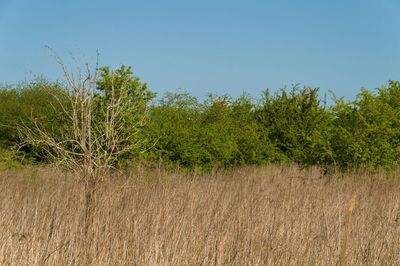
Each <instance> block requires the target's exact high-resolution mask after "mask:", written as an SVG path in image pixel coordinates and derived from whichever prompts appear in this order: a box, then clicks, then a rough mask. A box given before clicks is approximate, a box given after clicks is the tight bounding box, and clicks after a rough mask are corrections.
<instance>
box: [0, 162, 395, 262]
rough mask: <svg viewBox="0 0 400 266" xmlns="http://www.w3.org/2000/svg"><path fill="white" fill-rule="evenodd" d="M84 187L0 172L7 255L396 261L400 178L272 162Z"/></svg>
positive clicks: (54, 174)
mask: <svg viewBox="0 0 400 266" xmlns="http://www.w3.org/2000/svg"><path fill="white" fill-rule="evenodd" d="M82 189H83V188H82V186H81V185H80V184H79V183H77V182H75V181H73V179H72V178H71V177H69V176H66V175H64V174H62V173H60V172H58V171H56V170H52V169H38V170H37V169H36V170H19V171H3V172H2V173H1V174H0V204H1V208H0V264H1V265H400V226H399V225H400V180H396V179H385V178H382V177H376V178H372V176H365V175H362V174H351V175H350V174H349V175H348V176H345V177H343V178H336V177H324V176H321V174H320V172H319V170H318V169H316V168H313V169H309V170H299V169H298V168H296V167H278V166H269V167H263V168H246V169H237V170H234V171H225V172H218V173H214V174H208V175H199V176H195V177H189V176H181V175H179V174H167V173H159V174H158V175H157V176H153V177H152V176H147V178H142V179H137V180H134V179H126V178H123V177H114V178H113V179H111V178H110V179H109V180H107V181H106V182H105V183H104V184H103V185H102V186H101V187H100V188H99V191H98V193H97V195H98V196H97V207H96V209H95V213H94V224H93V226H92V227H91V231H90V233H89V235H88V236H87V237H86V238H85V237H84V234H83V219H84V217H83V215H84V209H83V202H84V198H83V192H82Z"/></svg>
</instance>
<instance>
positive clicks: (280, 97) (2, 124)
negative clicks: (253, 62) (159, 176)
mask: <svg viewBox="0 0 400 266" xmlns="http://www.w3.org/2000/svg"><path fill="white" fill-rule="evenodd" d="M100 74H101V75H100V76H99V78H98V79H97V80H96V86H95V91H94V93H93V94H92V95H90V97H92V98H93V101H94V102H95V105H94V106H95V108H94V109H93V110H94V116H93V117H94V119H95V120H93V121H102V123H100V122H99V123H97V122H93V123H94V125H91V126H93V127H94V128H95V129H96V130H99V132H103V131H101V130H102V128H101V127H107V125H108V123H111V122H115V120H107V119H111V116H110V117H108V116H107V115H110V113H108V112H109V111H110V110H111V109H110V106H115V104H117V100H118V99H120V100H121V101H123V102H124V103H128V104H124V105H123V107H121V110H119V109H118V110H119V111H118V112H121V113H122V114H123V115H122V116H119V118H118V119H119V120H118V123H119V124H118V127H119V128H118V129H119V130H122V131H120V132H123V133H124V134H123V137H124V140H118V141H120V142H119V143H117V144H115V145H117V146H112V143H109V145H110V146H107V147H108V148H107V149H112V147H114V148H115V149H117V148H118V147H119V146H118V145H124V147H125V146H126V147H128V146H129V145H131V144H134V145H133V146H134V147H133V148H129V149H126V152H122V153H118V156H117V157H113V158H110V160H112V164H118V165H119V164H125V163H129V162H131V161H133V160H137V159H140V160H145V161H148V162H151V163H157V164H161V165H163V166H164V167H168V168H174V167H177V166H179V167H184V168H187V169H197V168H200V169H204V170H207V169H212V168H215V167H233V166H242V165H262V164H266V163H292V162H293V163H297V164H300V165H322V166H336V167H341V168H348V167H361V168H369V169H376V168H379V167H384V168H391V167H396V166H397V165H399V164H400V82H398V81H389V82H388V84H387V85H385V86H382V87H380V88H378V89H376V90H373V91H370V90H366V89H362V90H361V91H360V92H359V93H358V95H357V97H356V99H355V100H353V101H345V99H344V98H336V97H334V96H332V98H333V99H332V100H333V101H332V102H333V103H332V104H327V102H326V99H324V98H322V97H321V95H319V91H318V88H312V87H300V86H293V87H292V88H291V89H281V90H277V91H275V92H271V91H269V90H266V91H264V93H263V95H262V97H261V98H260V99H253V98H251V97H250V96H248V95H246V94H243V95H241V96H240V97H237V98H232V97H230V96H229V95H222V96H218V95H209V96H208V97H207V98H206V99H205V100H203V101H200V100H199V99H197V98H196V97H194V96H192V95H191V94H189V93H187V92H186V91H177V92H170V93H166V94H165V95H164V96H163V97H161V98H159V99H156V98H155V94H154V93H153V92H151V91H150V90H149V89H148V88H147V86H146V84H145V83H143V82H141V81H140V79H138V78H137V77H135V76H134V75H133V73H132V71H131V69H130V68H126V67H124V66H123V67H121V68H119V69H116V70H113V71H111V70H110V69H109V68H102V69H101V71H100ZM121 84H125V85H124V86H125V87H126V88H128V90H126V94H124V95H123V97H122V96H121V95H122V94H121V92H122V90H119V89H120V88H121V86H122V85H121ZM66 86H68V84H66V83H65V82H50V81H47V80H45V79H36V80H33V81H31V82H28V83H23V84H19V85H12V86H2V87H1V89H0V150H1V152H0V161H3V164H8V165H16V164H20V163H23V164H35V163H49V162H52V159H53V157H55V156H56V155H57V154H55V152H56V151H55V150H49V149H48V143H47V144H46V143H35V142H33V141H26V139H24V138H26V136H24V135H23V134H22V135H21V125H22V126H23V128H24V129H25V130H28V131H29V130H30V129H31V130H32V132H31V133H34V134H38V131H35V128H36V129H37V128H38V125H40V129H41V130H43V131H45V132H51V133H52V136H53V137H54V141H55V142H57V143H63V140H64V139H65V138H66V136H67V134H73V132H72V131H70V130H71V128H70V124H68V123H66V121H67V120H68V119H69V116H68V114H71V112H73V110H72V109H71V110H69V109H68V108H72V107H73V105H71V104H72V103H71V95H70V91H68V90H66ZM111 88H112V89H111ZM115 95H118V97H116V96H115ZM96 110H97V111H96ZM110 112H111V111H110ZM76 115H80V113H77V114H76ZM91 115H92V114H91ZM110 121H111V122H110ZM77 128H80V127H79V125H78V126H77ZM103 129H104V128H103ZM110 130H111V131H108V133H107V134H112V133H113V132H114V131H113V130H114V129H110ZM104 132H106V131H104ZM117 136H122V135H115V136H113V137H117ZM31 137H32V135H31ZM103 137H104V136H100V135H99V139H101V138H103ZM89 138H90V136H89ZM106 139H107V138H104V139H103V141H106ZM83 141H84V140H83ZM91 141H92V140H91ZM93 143H94V144H96V143H95V142H93ZM97 144H98V149H99V151H101V152H105V154H107V152H109V151H108V150H106V149H105V148H104V146H103V143H101V141H100V140H99V143H97ZM97 144H96V145H97ZM66 145H75V144H73V142H71V143H69V144H66ZM129 147H131V146H129ZM67 148H71V147H70V146H68V147H67ZM74 149H75V150H76V149H79V147H77V148H73V147H72V149H70V150H74ZM0 165H1V163H0Z"/></svg>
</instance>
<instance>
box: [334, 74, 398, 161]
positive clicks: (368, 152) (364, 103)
mask: <svg viewBox="0 0 400 266" xmlns="http://www.w3.org/2000/svg"><path fill="white" fill-rule="evenodd" d="M332 113H333V115H334V117H335V120H334V123H333V125H334V127H333V131H332V139H331V145H332V147H333V150H334V157H335V161H336V162H337V163H338V164H339V165H341V166H356V167H367V168H376V167H379V166H385V167H391V166H396V165H398V164H399V163H400V83H399V82H395V81H390V82H389V85H388V86H385V87H381V88H379V89H377V90H376V93H373V92H370V91H368V90H365V89H363V90H362V91H361V92H360V93H359V94H358V96H357V99H356V100H355V101H354V102H350V103H345V102H344V101H343V99H339V100H337V101H336V103H335V105H334V106H333V108H332Z"/></svg>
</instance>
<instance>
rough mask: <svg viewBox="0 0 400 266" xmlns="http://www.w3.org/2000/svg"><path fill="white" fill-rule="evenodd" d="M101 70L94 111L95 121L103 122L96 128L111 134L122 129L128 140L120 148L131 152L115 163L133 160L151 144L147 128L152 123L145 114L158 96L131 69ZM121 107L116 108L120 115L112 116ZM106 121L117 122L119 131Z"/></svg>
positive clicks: (125, 138)
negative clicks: (145, 127)
mask: <svg viewBox="0 0 400 266" xmlns="http://www.w3.org/2000/svg"><path fill="white" fill-rule="evenodd" d="M99 71H100V79H99V80H98V81H97V84H96V85H97V91H96V95H95V100H96V105H95V109H94V111H95V117H96V118H97V119H95V121H94V122H95V123H96V121H102V122H101V123H97V124H96V125H95V126H94V128H97V130H100V131H101V132H108V133H109V134H112V132H111V131H115V130H118V134H121V135H122V136H124V140H123V141H120V142H119V143H118V145H119V146H121V147H122V146H125V147H130V149H129V150H127V151H126V152H123V153H121V154H119V155H118V156H117V157H116V158H114V160H115V162H118V161H120V160H126V159H129V158H132V157H133V156H135V155H137V153H138V152H140V151H142V150H143V149H144V148H145V147H144V146H145V145H148V143H147V137H146V136H144V135H143V128H144V125H145V124H146V122H147V120H148V119H147V117H146V115H145V113H146V110H147V107H148V104H149V102H150V101H151V100H152V99H153V98H154V97H155V94H154V93H153V92H151V91H150V90H149V89H148V88H147V84H146V83H142V82H141V81H140V78H138V77H135V76H133V72H132V70H131V67H125V66H124V65H122V66H121V67H120V68H118V69H115V70H113V71H111V70H110V68H109V67H103V68H100V69H99ZM117 105H119V106H120V108H115V110H117V111H118V114H111V113H110V112H113V111H115V110H112V109H113V107H115V106H117ZM113 116H115V117H113ZM110 119H111V120H110ZM116 120H117V121H116ZM104 121H108V122H110V123H111V122H114V123H116V124H115V125H116V127H117V128H111V127H110V128H107V129H105V128H104V127H108V126H109V123H104Z"/></svg>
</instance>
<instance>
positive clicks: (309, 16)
mask: <svg viewBox="0 0 400 266" xmlns="http://www.w3.org/2000/svg"><path fill="white" fill-rule="evenodd" d="M399 14H400V1H398V0H386V1H385V0H336V1H328V0H326V1H324V0H318V1H317V0H315V1H307V0H305V1H297V0H296V1H295V0H293V1H285V0H280V1H278V0H276V1H268V0H264V1H251V0H247V1H244V0H243V1H234V0H219V1H218V0H201V1H190V0H182V1H175V0H169V1H151V0H148V1H83V0H81V1H78V0H69V1H67V0H64V1H60V0H41V1H32V0H0V83H17V82H19V81H22V80H25V79H28V80H29V79H30V78H31V77H32V76H31V75H30V74H28V73H29V72H32V73H34V74H43V76H45V77H47V78H49V79H55V78H57V77H60V76H61V74H60V71H59V68H58V67H57V65H56V63H55V61H54V60H53V58H52V57H51V56H50V53H49V51H48V50H46V48H44V46H45V45H49V46H51V47H52V48H54V49H55V50H56V51H57V52H58V53H59V54H60V55H61V57H63V58H64V59H65V61H66V62H67V63H70V62H71V60H70V59H71V55H73V56H75V57H77V58H78V61H79V62H83V61H85V60H89V61H93V60H94V59H95V54H96V52H95V51H96V49H99V50H100V53H101V55H100V64H101V65H110V66H112V67H115V66H118V65H120V64H125V65H130V66H132V67H133V69H134V72H135V75H137V76H139V77H140V78H142V80H143V81H145V82H147V83H148V84H149V85H150V88H151V89H152V90H154V91H155V92H157V93H158V94H163V93H164V92H165V91H173V90H175V89H177V88H184V89H187V90H188V91H189V92H191V93H193V94H194V95H196V96H200V97H204V96H205V95H206V94H207V92H216V93H219V94H223V93H228V94H230V95H233V96H238V95H239V94H240V93H241V92H243V91H246V92H248V93H250V95H252V96H254V97H259V96H260V95H261V92H262V91H263V90H264V89H265V88H271V89H276V88H281V87H284V86H290V85H291V84H294V83H301V84H302V85H309V86H316V87H320V88H321V91H322V92H326V91H328V90H333V91H334V92H335V93H336V94H337V95H338V96H345V97H346V98H348V99H352V98H354V96H355V94H356V93H357V92H358V91H359V89H360V88H361V87H367V88H370V89H373V88H375V87H378V86H380V85H384V84H386V82H387V81H388V80H389V79H396V80H399V79H400V15H399ZM72 64H73V63H72Z"/></svg>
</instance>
